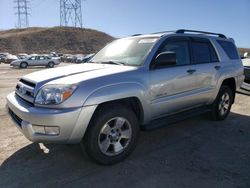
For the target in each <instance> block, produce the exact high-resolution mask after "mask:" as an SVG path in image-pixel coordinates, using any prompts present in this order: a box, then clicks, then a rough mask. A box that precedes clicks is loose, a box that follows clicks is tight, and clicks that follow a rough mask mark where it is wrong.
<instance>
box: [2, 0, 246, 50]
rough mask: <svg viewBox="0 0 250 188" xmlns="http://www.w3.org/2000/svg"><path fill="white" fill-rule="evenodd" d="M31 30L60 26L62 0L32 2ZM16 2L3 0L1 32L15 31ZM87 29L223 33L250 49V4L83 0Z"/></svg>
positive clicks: (242, 0) (241, 0) (233, 0)
mask: <svg viewBox="0 0 250 188" xmlns="http://www.w3.org/2000/svg"><path fill="white" fill-rule="evenodd" d="M29 1H30V7H31V10H30V14H31V15H30V17H29V26H30V27H35V26H38V27H53V26H58V25H60V5H59V4H60V0H29ZM14 6H15V3H14V0H0V30H5V29H10V28H15V25H17V16H16V15H15V14H14V12H15V10H14V8H13V7H14ZM82 7H83V26H84V27H85V28H92V29H96V30H100V31H103V32H105V33H108V34H110V35H112V36H114V37H125V36H129V35H132V34H137V33H141V34H146V33H152V32H158V31H168V30H176V29H182V28H185V29H193V30H205V31H211V32H220V33H223V34H225V35H227V36H229V37H232V38H234V39H235V42H236V45H237V46H238V47H247V48H250V0H126V1H125V0H123V1H122V0H83V1H82Z"/></svg>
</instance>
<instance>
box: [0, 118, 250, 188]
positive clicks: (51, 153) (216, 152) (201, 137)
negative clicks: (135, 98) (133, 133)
mask: <svg viewBox="0 0 250 188" xmlns="http://www.w3.org/2000/svg"><path fill="white" fill-rule="evenodd" d="M249 122H250V116H246V115H241V114H237V113H231V114H230V116H229V117H228V119H227V120H226V121H221V122H214V121H211V120H209V119H208V118H207V115H203V116H199V117H194V118H190V119H187V120H184V121H182V122H179V123H176V124H172V125H171V126H166V127H164V128H160V129H157V130H153V131H143V132H141V135H140V139H139V142H138V145H137V148H136V150H135V151H134V152H133V153H132V155H131V156H130V157H128V159H126V160H125V161H123V162H121V163H118V164H116V165H113V166H101V165H98V164H96V163H94V162H93V161H91V160H90V159H89V158H88V156H87V155H86V153H83V152H81V150H80V146H79V145H63V144H44V145H43V144H36V143H33V144H29V145H27V146H25V147H23V148H21V149H20V150H18V151H16V152H15V153H14V154H12V155H11V156H10V157H8V158H7V159H6V160H5V161H4V162H3V163H2V165H1V166H0V177H1V178H0V187H33V186H35V187H59V186H70V187H79V186H81V187H103V186H104V187H111V186H112V187H131V186H136V187H157V186H159V185H164V184H165V185H166V184H167V183H168V184H169V185H170V187H183V186H184V185H185V186H187V187H201V186H202V187H217V186H218V184H217V183H219V184H220V185H222V187H223V186H226V187H230V186H229V185H232V183H235V182H236V183H237V182H238V181H239V182H241V183H242V184H243V185H245V184H244V183H246V184H247V181H248V180H247V176H248V175H249V173H250V171H249V168H247V169H246V168H245V165H249V164H250V159H249V157H250V155H249V151H250V128H249ZM242 143H244V144H242ZM221 150H223V151H221ZM237 152H238V153H237ZM241 157H242V158H241ZM239 159H240V160H239ZM242 169H243V170H242ZM238 171H239V172H238ZM233 176H234V177H233ZM232 177H233V178H232ZM237 178H238V179H237ZM244 178H246V179H244ZM192 179H196V180H195V181H191V180H192ZM209 182H210V183H209ZM227 183H228V184H227ZM248 183H249V182H248ZM171 185H173V186H171ZM205 185H207V186H205Z"/></svg>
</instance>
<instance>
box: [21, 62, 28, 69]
mask: <svg viewBox="0 0 250 188" xmlns="http://www.w3.org/2000/svg"><path fill="white" fill-rule="evenodd" d="M27 67H28V63H26V62H22V63H21V64H20V68H21V69H25V68H27Z"/></svg>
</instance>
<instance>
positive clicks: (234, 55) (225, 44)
mask: <svg viewBox="0 0 250 188" xmlns="http://www.w3.org/2000/svg"><path fill="white" fill-rule="evenodd" d="M217 42H218V43H219V45H220V46H221V47H222V48H223V50H224V51H225V52H226V54H227V56H228V57H229V58H230V59H239V58H240V57H239V55H238V52H237V50H236V48H235V45H234V44H233V43H232V42H229V41H223V40H217Z"/></svg>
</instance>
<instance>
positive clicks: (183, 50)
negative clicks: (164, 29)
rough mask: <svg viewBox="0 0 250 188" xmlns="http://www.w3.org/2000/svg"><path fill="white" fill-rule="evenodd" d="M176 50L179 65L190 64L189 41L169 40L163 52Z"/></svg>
mask: <svg viewBox="0 0 250 188" xmlns="http://www.w3.org/2000/svg"><path fill="white" fill-rule="evenodd" d="M166 51H170V52H175V53H176V61H177V62H176V64H177V65H188V64H190V56H189V48H188V42H187V41H171V42H168V43H167V44H166V45H165V46H164V47H163V48H162V49H161V50H160V53H161V52H166Z"/></svg>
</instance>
